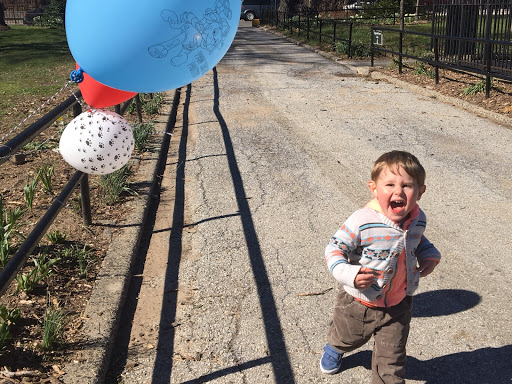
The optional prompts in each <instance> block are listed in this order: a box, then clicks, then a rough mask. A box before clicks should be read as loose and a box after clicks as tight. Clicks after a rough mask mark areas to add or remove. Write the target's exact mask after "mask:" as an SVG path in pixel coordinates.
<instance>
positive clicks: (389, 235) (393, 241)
mask: <svg viewBox="0 0 512 384" xmlns="http://www.w3.org/2000/svg"><path fill="white" fill-rule="evenodd" d="M425 227H426V217H425V214H424V213H423V211H422V210H421V209H420V208H419V207H418V206H416V207H415V208H414V209H413V210H412V211H411V213H410V217H409V219H408V220H407V223H406V225H405V226H404V228H405V229H402V228H401V227H400V226H399V225H398V224H397V223H395V222H394V221H392V220H391V219H389V218H388V217H386V216H385V215H384V214H383V213H381V212H380V207H379V206H378V202H376V201H375V200H373V201H371V202H370V203H369V204H368V205H367V206H366V207H364V208H361V209H359V210H357V211H356V212H354V213H353V214H352V215H351V216H350V217H349V218H348V219H347V220H346V221H345V223H343V225H342V226H341V228H339V229H338V231H337V232H336V233H335V235H334V236H333V237H332V238H331V240H330V242H329V244H328V245H327V247H326V249H325V261H326V263H327V266H328V268H329V270H330V271H331V273H332V274H333V276H334V278H335V279H336V280H337V281H338V282H339V283H340V284H342V285H343V287H344V289H345V291H347V292H348V293H349V294H351V295H352V296H354V297H355V298H356V299H358V300H360V301H362V302H366V303H368V304H369V305H372V306H381V307H382V306H385V307H388V306H392V305H395V304H398V303H399V302H400V301H401V300H402V299H403V298H404V297H405V296H406V295H412V294H413V293H414V291H415V290H416V288H417V287H418V283H419V278H420V274H419V272H418V271H417V270H416V267H417V265H418V262H421V261H423V260H427V259H432V260H436V261H439V260H440V259H441V255H440V253H439V251H438V250H437V249H436V248H435V247H434V246H433V245H432V244H431V243H430V242H429V241H428V239H427V238H426V237H425V236H424V235H423V232H424V230H425ZM400 255H402V257H400ZM361 267H368V268H372V269H373V270H374V271H375V272H376V274H377V278H376V279H375V280H374V282H373V284H372V285H371V287H370V288H367V289H364V290H358V289H357V288H355V287H354V279H355V277H356V275H357V273H358V272H359V270H360V268H361ZM404 268H405V271H404ZM404 272H405V273H404ZM397 287H400V289H398V290H397Z"/></svg>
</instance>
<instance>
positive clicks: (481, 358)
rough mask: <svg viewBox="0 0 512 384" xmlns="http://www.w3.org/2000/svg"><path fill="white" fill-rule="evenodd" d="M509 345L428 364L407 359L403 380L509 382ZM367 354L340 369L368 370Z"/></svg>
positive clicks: (459, 383)
mask: <svg viewBox="0 0 512 384" xmlns="http://www.w3.org/2000/svg"><path fill="white" fill-rule="evenodd" d="M510 356H512V345H505V346H503V347H498V348H492V347H486V348H481V349H477V350H474V351H468V352H458V353H452V354H449V355H445V356H439V357H435V358H433V359H430V360H419V359H417V358H415V357H412V356H408V357H407V366H406V369H405V378H406V379H407V380H417V381H422V382H425V383H426V384H447V383H449V384H476V383H478V384H496V383H510V382H511V380H512V364H511V362H510ZM371 358H372V352H371V351H361V352H358V353H355V354H353V355H350V356H347V357H345V358H343V369H344V370H347V369H351V368H355V367H358V366H361V367H364V368H366V369H367V370H371Z"/></svg>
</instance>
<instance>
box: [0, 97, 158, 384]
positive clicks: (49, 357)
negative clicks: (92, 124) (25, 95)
mask: <svg viewBox="0 0 512 384" xmlns="http://www.w3.org/2000/svg"><path fill="white" fill-rule="evenodd" d="M69 95H70V94H69V92H63V93H62V94H60V95H58V96H57V98H56V99H55V100H53V101H52V102H51V103H50V105H49V106H48V108H46V109H45V110H43V111H41V113H38V114H37V116H34V117H31V118H30V119H29V120H27V121H26V122H24V123H23V124H21V125H20V127H18V129H16V130H15V131H14V132H10V131H12V130H13V127H16V125H17V124H19V121H21V120H22V119H23V118H24V117H25V116H28V115H29V114H30V113H32V111H34V110H35V109H36V108H37V107H39V105H41V102H42V100H40V99H34V100H33V101H32V102H30V103H23V104H20V105H17V106H16V107H15V108H13V109H12V111H10V112H9V113H8V114H6V115H4V116H3V117H2V129H1V130H0V137H2V140H1V142H0V143H1V144H5V143H6V142H7V140H8V139H10V138H12V137H14V135H15V134H17V133H19V132H21V131H22V130H23V129H25V128H26V127H27V126H28V125H30V124H32V123H33V122H34V121H35V120H36V119H37V118H40V117H41V116H42V115H44V113H46V112H47V111H48V110H49V109H51V108H54V107H55V106H56V105H58V104H59V103H60V102H62V101H63V100H65V99H66V98H67V97H69ZM124 117H125V118H126V119H127V120H128V121H130V122H132V123H135V122H137V116H136V113H135V112H134V113H132V114H126V115H125V116H124ZM72 118H73V116H72V115H71V114H68V115H65V116H63V117H62V118H61V119H60V120H58V121H57V122H56V123H54V124H53V125H52V126H51V127H50V128H48V129H47V130H46V131H45V132H44V133H42V134H41V135H39V136H38V137H36V138H35V139H34V141H33V143H32V144H31V145H30V146H29V147H26V148H25V149H24V150H23V151H22V155H23V156H22V157H24V159H22V161H21V162H20V163H19V164H15V163H14V161H11V160H9V161H7V162H5V163H4V164H2V172H1V174H0V194H1V196H2V201H3V208H4V211H9V210H10V211H14V210H16V209H21V210H24V211H25V212H24V213H23V215H22V218H21V219H20V220H18V223H19V227H18V231H19V233H18V234H17V235H16V236H12V237H11V239H10V244H11V247H12V249H13V252H14V250H16V249H17V248H18V247H19V245H20V244H21V243H22V242H23V239H24V238H25V237H26V236H27V235H29V233H30V232H31V231H32V230H33V229H34V227H35V225H36V223H37V222H38V221H39V220H40V219H41V218H42V217H43V215H44V214H45V212H46V211H47V210H48V208H49V207H50V206H51V205H52V204H53V203H54V202H55V200H56V196H57V195H58V194H59V193H60V191H61V190H62V188H63V187H64V186H65V185H66V183H67V182H68V181H69V179H70V178H71V177H72V176H73V174H74V173H75V170H74V169H73V168H72V167H70V166H69V165H68V164H67V163H65V162H64V160H63V159H62V157H61V156H60V153H59V152H58V140H59V135H60V132H61V131H62V129H63V128H64V127H65V126H66V125H67V124H68V123H69V122H70V121H71V119H72ZM150 120H151V117H150V116H147V115H144V116H143V121H146V122H147V121H150ZM134 155H136V156H137V157H143V156H144V154H140V153H134ZM12 160H14V159H12ZM129 164H130V165H131V168H132V173H133V174H135V173H136V169H137V164H138V162H136V161H130V163H129ZM51 166H53V167H54V173H53V176H52V178H51V190H50V191H48V190H46V189H45V188H43V184H42V182H41V181H39V182H38V185H37V187H36V189H35V193H34V199H33V206H32V208H31V209H29V208H27V204H26V202H25V194H24V188H25V186H27V185H28V184H29V183H31V182H32V180H34V177H35V176H36V174H37V172H38V171H39V170H41V169H42V168H44V167H47V168H48V167H51ZM89 185H90V197H91V209H92V220H93V225H90V226H88V227H85V226H84V225H83V224H82V223H83V218H82V208H81V197H80V190H79V189H76V190H75V191H74V192H73V194H72V196H71V197H70V198H69V199H68V201H67V202H66V204H65V205H64V207H63V208H62V210H61V211H60V213H59V215H58V216H57V218H56V220H55V221H54V222H53V223H52V224H51V226H50V227H49V229H48V231H47V232H46V234H52V233H57V232H56V231H58V233H61V234H63V235H65V238H64V239H61V241H60V242H58V243H55V242H52V241H51V239H50V238H48V237H47V236H46V235H43V237H42V239H41V241H40V243H39V244H38V246H37V248H36V249H35V250H34V252H33V253H32V256H33V257H34V258H35V259H36V260H37V259H39V258H40V257H41V256H42V255H45V257H46V260H49V259H54V258H59V261H58V262H56V263H55V264H54V265H53V270H54V273H53V274H52V275H51V276H49V277H46V278H44V279H42V280H41V281H40V282H38V283H37V284H36V286H35V288H34V289H33V290H32V291H30V292H28V293H27V292H24V291H17V286H18V283H17V281H16V280H14V281H13V282H12V283H11V284H10V286H9V288H8V290H7V292H6V293H5V294H4V295H3V296H2V297H0V305H2V306H5V307H7V308H8V309H19V310H20V318H19V319H18V320H17V321H16V322H15V323H14V325H12V328H11V336H12V337H11V340H9V342H7V344H6V349H5V351H4V353H3V354H2V356H0V362H1V364H0V367H1V368H0V383H27V382H37V383H56V382H61V380H60V377H61V376H63V375H64V374H65V372H64V371H63V367H64V366H65V364H66V363H67V362H70V361H72V360H73V359H76V356H79V354H78V353H77V352H78V351H80V349H81V348H82V343H83V341H84V337H83V335H82V333H81V329H82V325H83V320H84V319H83V313H84V310H85V307H86V305H87V302H88V300H89V297H90V295H91V292H92V290H93V287H94V284H95V279H96V276H97V273H98V272H99V270H100V266H101V263H102V260H103V258H104V257H105V255H106V252H107V249H108V246H109V244H110V242H111V239H112V238H113V237H115V236H116V231H117V229H116V228H115V227H114V226H115V225H116V224H117V223H119V222H122V221H123V220H124V219H125V218H126V217H127V215H129V214H130V208H129V206H130V204H126V203H127V202H129V201H130V200H133V199H134V196H133V195H131V194H130V193H124V194H122V195H121V199H120V201H119V202H117V203H114V204H109V203H107V202H106V201H105V196H104V194H103V192H102V191H103V188H102V182H101V177H100V176H94V175H90V176H89ZM132 187H133V188H135V187H134V186H132ZM133 188H132V189H133ZM134 192H136V190H135V191H134ZM70 250H71V251H70ZM80 252H81V256H84V257H83V258H81V257H78V256H77V255H78V253H80ZM33 268H34V262H33V261H32V259H31V258H29V259H28V261H27V263H26V265H25V266H24V267H23V268H22V269H21V270H20V272H19V274H18V276H21V275H23V274H25V275H28V274H29V273H30V271H31V270H33ZM49 305H50V306H52V307H53V308H56V309H62V310H63V311H64V313H65V314H66V317H65V320H64V322H63V323H62V324H63V330H62V334H61V337H60V338H58V339H57V340H56V343H55V344H54V346H53V347H51V348H49V349H46V350H45V349H44V348H43V347H42V342H43V330H44V319H45V312H46V309H47V307H48V306H49Z"/></svg>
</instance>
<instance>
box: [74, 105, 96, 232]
mask: <svg viewBox="0 0 512 384" xmlns="http://www.w3.org/2000/svg"><path fill="white" fill-rule="evenodd" d="M81 113H82V106H81V105H80V103H76V104H75V105H74V106H73V116H74V117H77V116H78V115H79V114H81ZM80 200H81V203H82V221H83V223H84V225H85V226H89V225H91V224H92V215H91V195H90V190H89V178H88V176H87V174H85V173H84V174H83V176H82V177H81V178H80Z"/></svg>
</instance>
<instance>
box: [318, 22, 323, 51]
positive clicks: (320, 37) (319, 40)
mask: <svg viewBox="0 0 512 384" xmlns="http://www.w3.org/2000/svg"><path fill="white" fill-rule="evenodd" d="M318 43H319V44H320V45H322V20H320V35H319V36H318Z"/></svg>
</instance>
